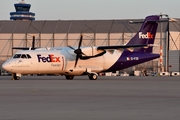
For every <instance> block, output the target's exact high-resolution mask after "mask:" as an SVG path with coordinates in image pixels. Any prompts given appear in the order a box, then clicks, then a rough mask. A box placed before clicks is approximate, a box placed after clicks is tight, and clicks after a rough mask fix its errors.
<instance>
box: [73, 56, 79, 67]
mask: <svg viewBox="0 0 180 120" xmlns="http://www.w3.org/2000/svg"><path fill="white" fill-rule="evenodd" d="M78 59H79V55H76V61H75V64H74V68H75V67H76V65H77V62H78Z"/></svg>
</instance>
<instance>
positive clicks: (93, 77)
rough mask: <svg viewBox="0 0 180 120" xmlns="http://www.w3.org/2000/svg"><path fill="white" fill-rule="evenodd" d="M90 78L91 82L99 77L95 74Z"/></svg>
mask: <svg viewBox="0 0 180 120" xmlns="http://www.w3.org/2000/svg"><path fill="white" fill-rule="evenodd" d="M88 76H89V79H90V80H96V79H97V77H98V76H97V75H96V74H93V73H91V74H89V75H88Z"/></svg>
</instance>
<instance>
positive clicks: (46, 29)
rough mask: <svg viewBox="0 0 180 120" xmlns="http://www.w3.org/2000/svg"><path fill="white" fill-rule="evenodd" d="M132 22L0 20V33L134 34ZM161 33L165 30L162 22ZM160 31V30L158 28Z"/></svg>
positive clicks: (173, 27) (136, 27) (174, 25)
mask: <svg viewBox="0 0 180 120" xmlns="http://www.w3.org/2000/svg"><path fill="white" fill-rule="evenodd" d="M177 20H178V22H176V23H170V30H171V31H177V30H178V29H177V28H179V27H178V26H179V24H178V23H180V19H177ZM129 21H142V19H134V20H41V21H40V20H36V21H10V20H0V33H17V34H20V33H41V34H42V33H45V34H48V33H49V34H52V33H131V32H132V33H135V32H137V31H138V30H139V27H140V25H141V23H140V24H132V23H129ZM162 24H163V26H164V27H163V31H165V30H166V29H167V23H166V22H164V23H162ZM158 31H160V28H158Z"/></svg>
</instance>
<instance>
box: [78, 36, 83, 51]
mask: <svg viewBox="0 0 180 120" xmlns="http://www.w3.org/2000/svg"><path fill="white" fill-rule="evenodd" d="M82 39H83V35H82V34H81V37H80V40H79V45H78V49H80V47H81V44H82Z"/></svg>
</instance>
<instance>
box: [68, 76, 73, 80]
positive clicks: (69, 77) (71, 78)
mask: <svg viewBox="0 0 180 120" xmlns="http://www.w3.org/2000/svg"><path fill="white" fill-rule="evenodd" d="M73 78H74V76H73V75H66V79H67V80H73Z"/></svg>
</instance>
